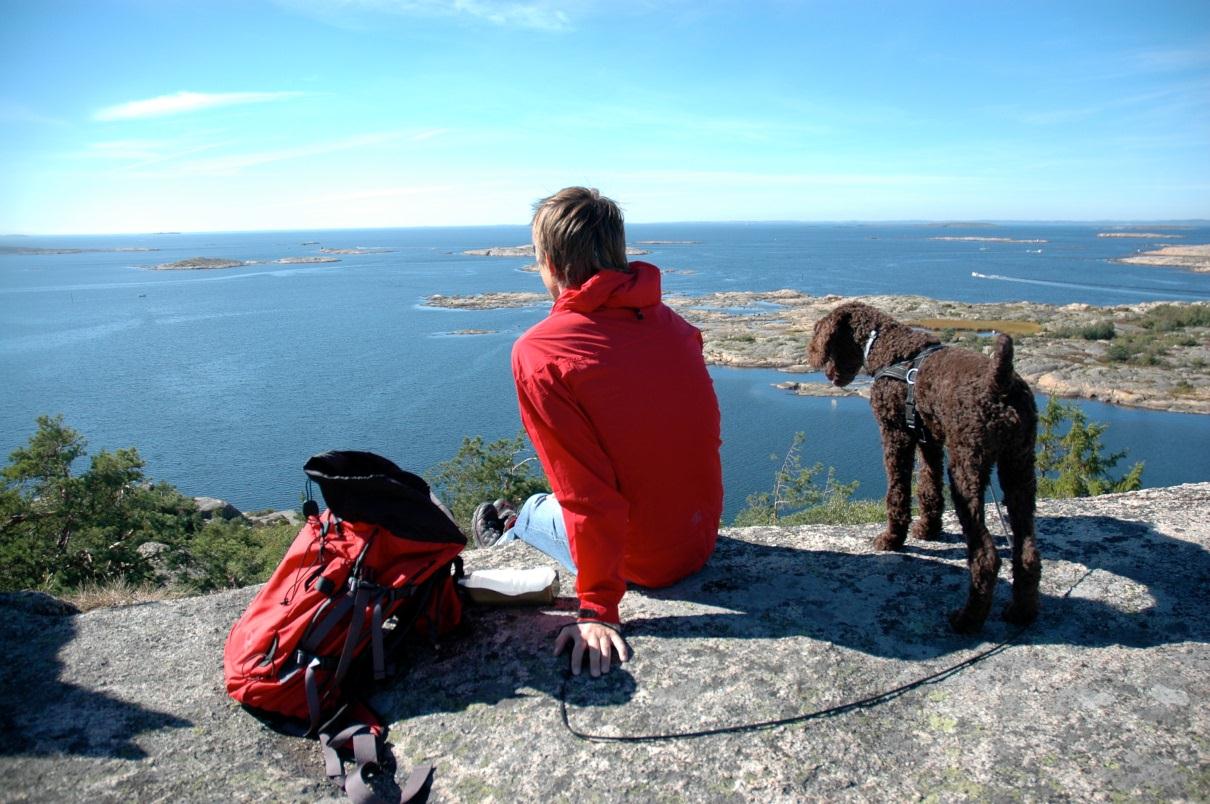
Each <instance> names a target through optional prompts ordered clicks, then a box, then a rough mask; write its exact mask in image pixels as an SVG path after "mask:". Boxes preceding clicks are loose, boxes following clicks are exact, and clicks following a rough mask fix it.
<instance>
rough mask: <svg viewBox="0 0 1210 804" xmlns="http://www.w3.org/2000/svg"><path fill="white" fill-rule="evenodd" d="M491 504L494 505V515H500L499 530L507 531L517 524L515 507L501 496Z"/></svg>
mask: <svg viewBox="0 0 1210 804" xmlns="http://www.w3.org/2000/svg"><path fill="white" fill-rule="evenodd" d="M492 505H494V506H496V516H498V517H500V532H501V533H508V531H509V530H510V529H511V528H512V526H513V525H515V524H517V507H516V506H515V505H513V504H512V503H511V502H509V501H508V500H506V499H504V498H503V497H501V498H500V499H498V500H496V501H495V502H494V503H492Z"/></svg>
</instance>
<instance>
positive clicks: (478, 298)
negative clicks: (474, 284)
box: [424, 292, 551, 310]
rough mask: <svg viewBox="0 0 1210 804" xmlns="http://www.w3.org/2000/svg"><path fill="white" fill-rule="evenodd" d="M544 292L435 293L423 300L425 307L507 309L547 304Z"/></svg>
mask: <svg viewBox="0 0 1210 804" xmlns="http://www.w3.org/2000/svg"><path fill="white" fill-rule="evenodd" d="M550 303H551V301H550V296H549V295H548V294H546V293H508V292H500V293H477V294H475V295H474V296H442V295H441V294H440V293H436V294H434V295H432V296H429V297H428V298H427V299H425V300H424V304H425V306H427V307H442V308H445V309H447V310H507V309H512V308H517V307H537V306H539V305H549V304H550Z"/></svg>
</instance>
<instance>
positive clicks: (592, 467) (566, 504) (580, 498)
mask: <svg viewBox="0 0 1210 804" xmlns="http://www.w3.org/2000/svg"><path fill="white" fill-rule="evenodd" d="M517 399H518V401H519V404H520V408H521V421H522V422H523V423H524V425H525V429H526V431H527V432H528V433H529V435H530V438H531V439H533V442H534V447H535V448H536V449H537V451H538V457H539V458H540V459H541V460H542V466H543V468H544V469H545V470H546V474H547V477H548V478H549V479H550V483H551V488H552V490H553V491H554V493H555V497H556V498H557V499H558V501H559V505H560V506H561V507H562V508H563V519H564V524H566V526H567V536H568V541H569V542H570V546H571V555H572V559H573V560H574V561H575V563H576V569H577V574H576V592H577V594H578V595H579V598H580V609H581V611H580V619H581V620H585V621H592V620H596V621H600V622H604V623H611V624H616V623H618V622H619V617H618V603H619V602H620V601H621V599H622V595H623V594H624V593H625V591H626V584H625V581H623V579H622V572H621V566H622V555H623V553H624V550H625V539H626V528H627V522H628V520H629V514H630V506H629V504H628V503H627V502H626V500H625V498H624V497H622V495H621V493H620V492H619V491H618V488H617V478H616V476H615V475H614V470H613V464H612V463H611V461H610V460H609V456H608V455H607V454H606V453H605V450H604V449H603V447H602V446H601V444H600V442H599V441H598V439H597V435H596V431H595V429H594V428H593V427H592V423H591V422H590V421H589V420H588V417H587V416H586V415H585V413H584V411H583V409H582V408H581V407H580V405H579V404H578V403H577V402H576V400H575V398H574V396H573V395H572V394H571V391H570V389H569V388H568V387H567V386H566V384H565V383H564V382H562V378H561V377H559V376H557V374H555V373H554V371H553V370H552V369H551V368H550V367H549V366H544V367H542V368H540V369H539V370H538V371H536V372H534V373H533V374H532V375H529V376H524V377H518V378H517Z"/></svg>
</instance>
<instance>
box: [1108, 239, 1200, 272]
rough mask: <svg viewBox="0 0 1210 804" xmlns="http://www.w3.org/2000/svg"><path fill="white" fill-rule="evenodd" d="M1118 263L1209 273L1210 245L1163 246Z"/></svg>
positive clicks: (1120, 260) (1123, 258) (1124, 258)
mask: <svg viewBox="0 0 1210 804" xmlns="http://www.w3.org/2000/svg"><path fill="white" fill-rule="evenodd" d="M1118 262H1129V263H1133V264H1135V265H1159V266H1163V267H1168V268H1185V269H1188V270H1190V271H1196V272H1198V273H1203V274H1204V273H1210V243H1201V244H1197V245H1188V246H1164V247H1163V248H1159V249H1156V250H1155V251H1144V252H1143V253H1141V254H1136V255H1134V256H1133V257H1122V258H1121V259H1119V260H1118Z"/></svg>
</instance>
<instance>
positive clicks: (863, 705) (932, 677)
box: [559, 570, 1093, 743]
mask: <svg viewBox="0 0 1210 804" xmlns="http://www.w3.org/2000/svg"><path fill="white" fill-rule="evenodd" d="M1092 572H1093V571H1092V570H1088V571H1087V572H1085V573H1084V574H1083V575H1081V576H1080V577H1079V578H1078V579H1077V580H1076V582H1075V583H1073V584H1072V585H1071V588H1069V589H1068V590H1067V591H1066V592H1064V593H1063V597H1061V598H1060V600H1066V599H1067V598H1069V597H1071V593H1072V592H1074V591H1075V589H1076V587H1077V586H1079V585H1080V584H1081V583H1083V582H1084V580H1085V579H1086V578H1087V577H1088V576H1089V575H1091V574H1092ZM1030 625H1032V623H1031V624H1030ZM1030 625H1024V626H1022V627H1020V628H1018V629H1017V630H1016V631H1015V632H1014V633H1012V634H1011V635H1009V637H1008V638H1007V639H1004V640H1003V641H1001V642H998V643H997V644H995V645H993V646H992V647H990V648H988V649H986V650H983V651H980V652H979V653H976V654H975V655H974V656H970V657H968V658H966V659H964V660H962V661H960V662H958V663H957V664H952V665H950V666H949V667H946V668H945V669H943V670H938V671H937V672H935V673H930V674H929V675H927V676H924V677H922V678H918V679H916V680H915V681H911V682H908V683H907V684H904V685H902V686H899V687H895V688H894V689H892V690H887V691H886V692H880V693H878V694H876V695H870V696H868V697H866V698H861V699H860V700H856V701H849V702H847V703H842V704H837V705H836V706H830V707H828V708H827V709H819V710H817V711H814V712H805V713H803V714H801V715H793V716H791V717H783V718H778V719H777V720H762V721H760V722H758V723H741V724H738V725H735V726H719V727H717V728H713V729H699V730H697V731H681V732H669V733H665V734H636V735H622V736H612V735H606V734H590V733H588V732H583V731H579V730H578V729H576V727H575V726H573V725H571V718H570V715H569V714H568V711H567V682H568V681H569V680H570V678H571V674H570V673H569V672H566V671H565V672H564V675H563V681H562V683H561V684H560V685H559V713H560V715H562V718H563V727H564V728H566V729H567V731H568V732H569V733H570V734H571V735H572V736H573V737H577V738H579V739H581V740H586V741H588V742H594V743H657V742H666V741H668V740H693V739H697V738H699V737H715V736H718V735H721V734H745V733H748V732H754V731H768V730H770V729H776V728H781V727H782V726H792V725H794V724H796V723H805V722H807V721H809V720H823V719H824V718H830V717H837V716H838V715H843V714H847V713H849V712H852V711H854V710H857V709H870V708H873V707H875V706H879V705H880V704H884V703H888V702H890V701H893V700H894V699H896V698H898V697H899V696H900V695H904V694H905V693H908V692H911V691H912V690H914V689H918V688H920V687H923V686H925V685H928V684H937V683H940V682H942V681H945V680H946V679H947V678H949V677H951V676H954V675H957V674H958V673H960V672H962V671H963V670H965V669H967V668H968V667H973V666H974V665H976V664H978V663H979V662H982V661H984V660H985V659H990V658H991V657H992V656H995V655H996V654H998V653H1002V652H1003V651H1004V650H1006V649H1007V648H1008V647H1010V646H1011V645H1013V644H1015V643H1016V641H1017V640H1018V639H1020V638H1021V635H1022V634H1024V633H1025V632H1026V631H1028V630H1029V628H1030Z"/></svg>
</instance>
